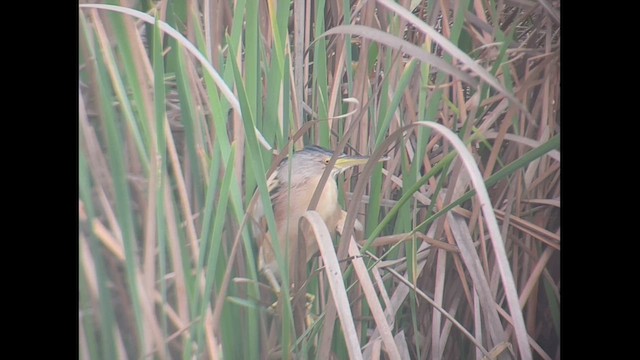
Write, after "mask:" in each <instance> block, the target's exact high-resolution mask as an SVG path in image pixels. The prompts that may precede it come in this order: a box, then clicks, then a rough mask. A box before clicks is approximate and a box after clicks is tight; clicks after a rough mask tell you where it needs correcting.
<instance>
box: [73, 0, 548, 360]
mask: <svg viewBox="0 0 640 360" xmlns="http://www.w3.org/2000/svg"><path fill="white" fill-rule="evenodd" d="M80 3H81V4H80V8H79V13H78V16H79V44H80V47H79V50H80V51H79V62H80V68H79V76H80V83H79V88H78V90H79V103H80V108H79V129H80V131H79V135H80V139H79V164H78V166H79V193H80V198H79V207H80V229H79V249H80V252H79V255H80V258H79V275H80V277H79V278H80V281H79V318H78V320H79V329H80V338H79V355H80V358H81V359H142V358H160V359H169V358H177V359H191V358H213V359H216V358H227V359H258V358H280V357H283V358H289V357H293V356H292V355H291V354H295V357H296V358H319V359H325V358H330V357H333V358H338V359H344V358H349V357H351V358H359V357H362V356H363V355H364V357H365V358H411V359H485V358H486V359H488V358H496V359H520V358H522V359H532V358H536V359H559V358H560V344H559V340H560V335H559V334H560V266H559V262H560V218H559V216H560V152H559V143H560V140H559V134H560V112H559V107H560V102H559V101H560V92H559V90H560V68H559V59H560V51H559V46H560V31H559V23H560V17H559V6H560V4H559V1H551V0H448V1H426V0H417V1H416V0H411V1H409V0H406V1H402V0H400V1H399V2H397V3H396V2H394V1H392V0H378V1H374V0H368V1H354V0H352V1H337V0H313V1H311V0H309V1H298V0H265V1H252V0H248V1H247V0H236V1H229V0H201V1H193V0H174V1H124V0H123V1H106V2H94V1H81V2H80ZM104 5H110V6H112V7H109V6H104ZM156 20H158V21H156ZM436 123H437V124H441V125H443V126H444V127H446V128H447V129H448V130H450V131H449V132H447V131H444V130H442V129H440V128H437V127H436V125H433V124H436ZM456 141H458V142H457V143H456ZM304 144H318V145H322V146H325V147H327V148H330V149H333V150H337V151H341V150H343V151H345V152H348V153H353V154H372V155H373V157H374V160H375V159H377V158H380V157H381V156H383V155H386V156H389V158H390V159H389V160H388V161H386V162H384V163H381V164H374V163H373V162H371V163H370V164H369V165H367V166H365V167H360V168H357V169H354V170H352V171H348V172H347V173H346V174H345V175H343V176H340V177H339V179H338V184H339V188H340V190H341V193H340V201H341V204H342V206H343V208H344V209H345V210H347V214H348V217H347V221H346V224H347V226H346V227H345V233H343V236H342V237H340V239H339V240H337V241H336V242H335V244H336V248H337V259H346V258H347V257H349V256H350V257H349V259H350V261H341V262H340V265H341V267H342V271H343V274H344V276H343V279H344V284H343V285H342V290H340V289H339V287H340V286H341V285H340V284H339V283H329V282H328V281H327V277H326V276H325V275H324V269H325V268H324V267H323V266H324V265H326V266H327V267H329V266H330V263H331V258H330V256H329V257H327V256H325V254H323V256H322V259H320V260H316V261H314V262H313V264H309V266H308V269H309V270H310V271H309V274H310V275H309V278H308V286H307V287H306V289H305V291H304V292H307V293H309V294H312V295H313V299H312V301H311V302H310V303H309V304H308V306H309V307H310V309H309V310H308V311H307V310H305V309H304V301H303V302H300V301H299V300H296V299H300V298H301V297H300V296H297V297H296V296H295V295H301V294H303V292H301V291H297V292H296V291H295V290H292V291H290V289H288V288H287V287H283V290H282V294H281V297H280V301H279V302H278V305H279V306H276V307H271V306H270V305H271V303H272V302H273V301H274V300H275V297H273V296H269V295H271V294H270V292H269V291H268V290H267V289H265V286H264V285H262V283H263V282H264V280H263V279H262V278H261V276H260V274H259V273H258V271H257V268H256V255H257V249H256V245H255V244H254V242H253V240H252V238H251V231H250V226H248V223H247V222H246V219H245V218H246V216H245V214H246V209H247V207H248V205H249V202H250V201H251V198H252V195H253V194H254V192H255V193H256V194H257V195H256V196H262V198H263V199H264V201H268V195H267V189H266V178H267V176H268V173H269V169H270V168H271V167H272V165H273V164H274V163H277V161H278V159H280V158H282V157H283V156H286V155H288V154H290V152H291V151H292V150H293V149H294V148H295V149H299V148H301V147H302V146H303V145H304ZM456 144H457V145H456ZM272 149H275V150H276V152H278V153H279V155H274V153H275V152H274V151H273V150H272ZM256 189H257V190H256ZM486 195H488V198H486V197H483V196H486ZM267 213H268V216H270V215H269V214H270V212H269V211H267ZM271 215H272V214H271ZM356 218H357V219H358V221H360V222H361V223H362V224H364V234H361V237H360V238H358V239H357V240H358V243H359V244H360V245H362V246H363V247H362V248H361V249H360V252H361V254H362V256H361V257H360V256H353V255H354V253H353V251H352V252H351V253H348V248H349V246H348V245H349V244H350V242H349V241H347V239H350V236H349V234H350V233H352V231H351V230H349V229H351V228H352V226H348V225H350V224H353V223H354V221H355V219H356ZM311 226H314V228H317V229H319V228H321V225H318V224H313V223H312V224H311ZM318 231H321V230H318ZM351 250H353V249H351ZM333 256H334V257H335V253H334V254H333ZM280 260H282V259H281V258H280ZM322 264H324V265H322ZM280 266H281V267H282V268H283V270H284V273H285V274H286V273H288V271H287V269H286V267H287V266H288V265H287V264H285V262H283V261H280ZM316 269H320V270H319V271H311V270H316ZM363 269H364V270H363ZM354 270H355V271H354ZM298 280H299V279H297V280H296V281H298ZM283 282H288V280H286V279H283ZM296 284H298V283H296ZM336 287H337V288H336ZM298 288H299V287H298ZM345 290H346V291H345ZM301 304H302V306H301ZM307 312H309V313H310V314H311V317H312V319H311V321H310V323H309V324H307V325H304V324H303V325H300V324H301V323H300V319H301V318H303V317H305V316H306V314H307Z"/></svg>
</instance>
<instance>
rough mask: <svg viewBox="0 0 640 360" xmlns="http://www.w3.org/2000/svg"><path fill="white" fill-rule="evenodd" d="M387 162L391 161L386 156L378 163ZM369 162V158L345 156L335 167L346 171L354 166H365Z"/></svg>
mask: <svg viewBox="0 0 640 360" xmlns="http://www.w3.org/2000/svg"><path fill="white" fill-rule="evenodd" d="M387 160H389V158H388V157H386V156H385V157H382V158H380V160H378V161H387ZM367 161H369V157H368V156H344V157H340V158H338V159H337V160H336V165H335V167H336V168H337V169H338V170H340V171H345V170H347V169H348V168H350V167H353V166H358V165H364V164H366V163H367Z"/></svg>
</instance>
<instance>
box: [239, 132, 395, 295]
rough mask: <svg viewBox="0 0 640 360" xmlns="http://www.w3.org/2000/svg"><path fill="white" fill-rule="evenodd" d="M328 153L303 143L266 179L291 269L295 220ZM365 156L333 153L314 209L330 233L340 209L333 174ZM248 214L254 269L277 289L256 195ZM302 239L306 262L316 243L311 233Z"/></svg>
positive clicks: (274, 264) (271, 250)
mask: <svg viewBox="0 0 640 360" xmlns="http://www.w3.org/2000/svg"><path fill="white" fill-rule="evenodd" d="M332 156H333V152H332V151H330V150H328V149H326V148H323V147H320V146H316V145H309V146H306V147H305V148H304V149H302V150H299V151H296V152H294V153H293V155H292V156H291V158H285V159H283V160H282V161H281V162H280V164H279V165H278V166H277V168H276V170H275V171H274V172H273V173H272V174H271V176H269V178H268V180H267V188H268V190H269V196H270V198H271V203H272V206H273V214H274V218H275V224H276V227H277V229H276V232H277V234H278V239H279V242H280V249H281V253H282V254H286V252H285V249H286V247H287V245H288V248H289V257H288V258H287V260H288V261H289V263H290V264H291V266H290V268H289V269H290V271H292V270H291V269H293V257H294V256H295V254H297V246H298V245H299V244H298V221H299V219H300V217H302V216H303V215H304V213H305V212H306V211H307V209H308V208H309V204H310V203H311V198H312V197H313V194H314V192H315V190H316V187H317V186H318V183H319V181H320V178H321V177H322V174H323V173H324V171H325V169H326V167H327V165H329V162H330V160H331V157H332ZM368 160H369V157H368V156H357V155H347V154H344V153H342V154H340V155H338V156H337V159H336V161H335V164H334V165H333V167H332V168H331V175H330V177H329V179H327V181H326V183H325V185H324V188H323V189H322V191H321V195H320V199H319V201H318V203H317V206H316V209H315V210H316V211H317V212H318V213H319V214H320V217H321V218H322V220H323V221H324V223H325V224H326V225H327V228H328V229H329V232H330V234H331V235H332V237H333V235H334V234H335V230H336V226H337V224H338V222H339V220H340V219H341V217H342V216H343V213H344V210H342V208H341V207H340V204H339V202H338V186H337V185H336V179H337V176H338V175H339V174H341V173H343V172H344V171H346V170H347V169H349V168H351V167H354V166H358V165H363V164H366V163H367V161H368ZM383 160H387V159H386V158H381V159H380V161H383ZM251 217H252V218H253V224H254V227H253V229H254V239H256V242H257V243H258V248H259V252H258V269H259V271H260V272H261V273H263V274H264V275H265V277H266V278H267V280H268V281H269V282H270V283H271V286H272V288H274V290H276V291H279V282H280V279H281V275H280V273H279V267H278V264H277V262H276V257H275V252H274V248H273V246H274V245H273V243H272V241H271V235H270V232H269V229H268V227H267V222H266V220H265V217H264V205H263V203H262V201H261V200H260V197H257V200H256V202H255V206H254V207H253V209H252V210H251ZM304 241H305V244H304V246H305V250H306V259H305V264H306V263H308V262H309V260H310V259H311V258H312V257H313V256H314V254H315V253H316V252H317V251H318V245H317V243H316V240H315V238H314V237H313V236H311V235H309V236H305V237H304Z"/></svg>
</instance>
